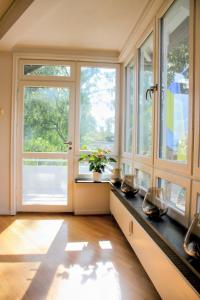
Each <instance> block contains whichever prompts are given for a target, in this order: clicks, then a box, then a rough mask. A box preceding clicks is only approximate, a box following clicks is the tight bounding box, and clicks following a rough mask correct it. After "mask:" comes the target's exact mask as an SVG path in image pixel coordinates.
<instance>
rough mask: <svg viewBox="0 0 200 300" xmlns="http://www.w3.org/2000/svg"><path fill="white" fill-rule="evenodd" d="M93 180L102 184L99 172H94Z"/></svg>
mask: <svg viewBox="0 0 200 300" xmlns="http://www.w3.org/2000/svg"><path fill="white" fill-rule="evenodd" d="M93 180H94V181H95V182H101V173H99V172H93Z"/></svg>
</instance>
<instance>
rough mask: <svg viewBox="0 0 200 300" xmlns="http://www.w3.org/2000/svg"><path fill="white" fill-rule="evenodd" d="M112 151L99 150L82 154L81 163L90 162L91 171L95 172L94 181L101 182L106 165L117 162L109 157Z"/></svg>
mask: <svg viewBox="0 0 200 300" xmlns="http://www.w3.org/2000/svg"><path fill="white" fill-rule="evenodd" d="M109 154H110V151H109V150H104V149H98V150H96V151H93V152H92V153H90V154H82V155H81V156H80V158H79V161H88V162H89V170H90V171H92V172H93V180H94V181H96V182H99V181H101V175H102V173H103V172H104V171H105V167H106V165H108V164H109V163H111V162H116V159H114V158H112V157H109Z"/></svg>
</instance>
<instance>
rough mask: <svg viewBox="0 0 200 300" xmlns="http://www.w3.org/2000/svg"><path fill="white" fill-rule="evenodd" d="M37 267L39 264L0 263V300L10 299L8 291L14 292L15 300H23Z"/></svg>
mask: <svg viewBox="0 0 200 300" xmlns="http://www.w3.org/2000/svg"><path fill="white" fill-rule="evenodd" d="M39 266H40V263H39V262H15V263H13V262H12V263H0V278H1V284H0V286H1V288H0V299H11V298H10V289H12V290H13V291H15V295H16V298H15V299H23V295H24V294H25V292H26V291H27V290H28V288H29V286H30V285H31V284H32V280H33V278H34V276H35V275H36V273H37V271H38V269H39ZM11 274H12V276H11ZM16 278H17V280H16ZM13 300H14V299H13Z"/></svg>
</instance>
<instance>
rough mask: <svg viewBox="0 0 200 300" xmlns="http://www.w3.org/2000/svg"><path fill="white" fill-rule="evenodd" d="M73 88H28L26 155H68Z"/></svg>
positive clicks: (25, 131)
mask: <svg viewBox="0 0 200 300" xmlns="http://www.w3.org/2000/svg"><path fill="white" fill-rule="evenodd" d="M69 101H70V90H69V88H67V87H66V88H62V87H49V86H48V87H37V86H36V87H32V86H27V87H25V88H24V122H23V124H24V152H66V150H67V147H66V145H65V144H64V143H65V142H66V141H67V139H68V136H69V132H68V123H69Z"/></svg>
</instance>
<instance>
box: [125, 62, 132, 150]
mask: <svg viewBox="0 0 200 300" xmlns="http://www.w3.org/2000/svg"><path fill="white" fill-rule="evenodd" d="M125 73H126V77H125V80H126V83H125V84H126V94H125V113H124V152H125V153H131V152H132V141H133V122H134V119H133V114H134V113H133V106H134V66H133V64H132V63H131V64H129V65H128V66H127V67H126V69H125Z"/></svg>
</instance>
